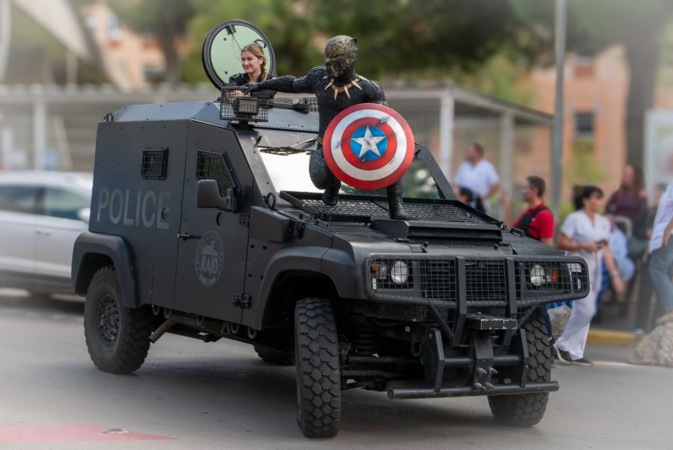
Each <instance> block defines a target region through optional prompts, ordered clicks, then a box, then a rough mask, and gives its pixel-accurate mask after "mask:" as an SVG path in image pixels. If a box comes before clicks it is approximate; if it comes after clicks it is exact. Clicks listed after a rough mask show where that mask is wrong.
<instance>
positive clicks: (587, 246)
mask: <svg viewBox="0 0 673 450" xmlns="http://www.w3.org/2000/svg"><path fill="white" fill-rule="evenodd" d="M577 248H578V249H579V250H586V251H588V252H591V253H596V252H597V251H599V250H600V249H601V248H603V246H602V245H601V244H599V243H598V242H584V243H583V244H577Z"/></svg>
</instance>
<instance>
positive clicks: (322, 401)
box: [294, 298, 341, 438]
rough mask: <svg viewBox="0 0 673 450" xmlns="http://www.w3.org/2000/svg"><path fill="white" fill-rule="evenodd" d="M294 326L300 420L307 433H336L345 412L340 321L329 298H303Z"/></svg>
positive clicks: (308, 434)
mask: <svg viewBox="0 0 673 450" xmlns="http://www.w3.org/2000/svg"><path fill="white" fill-rule="evenodd" d="M294 327H295V360H296V368H297V405H298V413H297V423H298V424H299V428H300V429H301V431H302V432H303V433H304V435H305V436H306V437H309V438H325V437H331V436H334V435H336V434H337V432H338V431H339V418H340V416H341V372H340V368H339V340H338V337H337V330H336V321H335V320H334V314H333V313H332V305H331V304H330V302H329V300H327V299H323V298H308V299H304V300H300V301H299V302H298V303H297V306H296V307H295V314H294Z"/></svg>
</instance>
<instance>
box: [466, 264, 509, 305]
mask: <svg viewBox="0 0 673 450" xmlns="http://www.w3.org/2000/svg"><path fill="white" fill-rule="evenodd" d="M465 297H466V300H467V303H468V305H469V304H471V303H479V304H500V303H503V304H504V303H507V275H506V273H505V260H504V259H500V260H479V259H469V260H465Z"/></svg>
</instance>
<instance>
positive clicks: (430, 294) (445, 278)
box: [368, 255, 589, 307]
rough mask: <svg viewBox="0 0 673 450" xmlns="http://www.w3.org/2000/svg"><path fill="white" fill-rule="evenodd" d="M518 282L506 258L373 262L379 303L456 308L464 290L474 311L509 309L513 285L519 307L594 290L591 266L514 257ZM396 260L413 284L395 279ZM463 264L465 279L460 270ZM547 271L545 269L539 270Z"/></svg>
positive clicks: (371, 268)
mask: <svg viewBox="0 0 673 450" xmlns="http://www.w3.org/2000/svg"><path fill="white" fill-rule="evenodd" d="M513 259H514V261H513V267H514V271H513V279H511V280H509V281H508V279H507V276H508V272H507V264H508V262H507V259H506V258H466V259H459V258H457V257H448V258H443V259H429V258H424V257H422V256H417V255H399V256H388V255H386V256H376V257H372V258H370V260H369V263H368V280H369V288H370V289H369V290H370V293H371V294H372V295H373V296H374V297H375V298H381V299H391V300H401V301H404V300H406V301H412V302H415V303H420V302H426V301H428V300H431V301H433V302H438V303H441V304H443V305H446V306H452V305H456V303H457V301H458V296H459V292H460V290H461V289H463V290H464V301H465V304H466V305H467V306H468V307H470V306H505V305H507V295H508V292H509V291H510V286H511V285H510V283H514V288H515V290H514V292H515V294H514V295H516V303H517V305H519V306H527V305H531V304H535V303H538V302H540V301H544V302H551V301H555V300H563V299H574V298H582V297H583V296H586V294H587V293H588V289H589V280H588V272H587V269H586V266H585V265H584V264H582V263H580V262H574V261H572V262H569V261H567V259H566V258H557V259H554V258H549V259H543V258H538V259H536V258H523V259H519V258H513ZM397 261H403V262H404V263H405V264H406V265H407V267H408V279H407V281H406V282H404V283H402V284H397V283H395V282H394V281H393V280H392V278H391V276H390V274H391V268H392V267H393V266H394V264H395V263H396V262H397ZM462 265H464V269H465V270H464V279H461V270H460V267H461V266H462ZM535 266H539V267H538V268H536V274H537V272H540V273H539V277H541V278H538V279H536V280H535V282H536V283H537V282H538V281H539V280H544V282H542V283H540V285H539V286H537V285H536V284H534V283H533V280H532V279H531V277H530V271H531V270H532V269H533V268H534V267H535ZM539 268H542V270H539Z"/></svg>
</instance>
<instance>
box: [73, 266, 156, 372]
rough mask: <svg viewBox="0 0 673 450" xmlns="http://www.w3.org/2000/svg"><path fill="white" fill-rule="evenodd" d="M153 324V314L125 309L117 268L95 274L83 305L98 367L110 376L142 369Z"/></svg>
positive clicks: (88, 343) (86, 331) (91, 353)
mask: <svg viewBox="0 0 673 450" xmlns="http://www.w3.org/2000/svg"><path fill="white" fill-rule="evenodd" d="M153 325H154V316H153V315H152V313H151V312H150V311H147V310H139V309H131V308H126V307H125V306H124V304H123V303H122V299H121V289H120V287H119V279H118V278H117V272H116V271H115V270H114V268H112V267H110V266H108V267H103V268H102V269H100V270H98V272H96V274H95V275H94V276H93V279H92V280H91V284H90V285H89V290H88V292H87V295H86V302H85V303H84V336H85V337H86V346H87V349H88V351H89V356H90V357H91V360H92V361H93V363H94V364H95V365H96V367H98V368H99V369H101V370H103V371H105V372H110V373H131V372H133V371H135V370H137V369H139V368H140V366H141V365H142V364H143V362H144V361H145V358H146V357H147V352H148V350H149V348H150V334H151V333H152V331H153V329H154V326H153Z"/></svg>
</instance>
